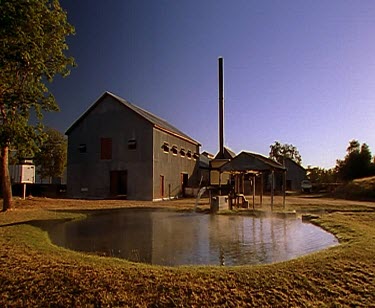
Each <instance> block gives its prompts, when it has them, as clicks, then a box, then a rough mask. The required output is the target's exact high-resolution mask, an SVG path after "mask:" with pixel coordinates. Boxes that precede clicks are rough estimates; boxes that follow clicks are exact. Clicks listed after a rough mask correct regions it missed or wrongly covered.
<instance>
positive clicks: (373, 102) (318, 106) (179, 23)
mask: <svg viewBox="0 0 375 308" xmlns="http://www.w3.org/2000/svg"><path fill="white" fill-rule="evenodd" d="M61 4H62V6H63V7H64V8H65V9H66V10H67V12H68V18H69V21H70V22H71V23H72V24H73V25H74V26H75V27H76V35H75V36H73V37H70V38H69V40H68V42H69V46H70V50H69V54H71V55H73V56H74V57H75V59H76V62H77V64H78V66H77V67H76V68H74V69H73V70H72V72H71V75H70V76H69V77H67V78H65V79H62V78H56V79H55V81H54V83H53V85H52V87H51V89H52V91H53V93H54V95H55V97H56V99H57V101H58V104H59V106H60V108H61V112H59V113H54V114H48V115H47V116H46V117H45V123H46V124H47V125H50V126H52V127H55V128H57V129H59V130H61V131H65V130H66V129H67V128H68V127H69V126H70V125H71V124H72V123H73V122H74V121H75V120H76V119H77V118H78V117H79V116H80V115H81V114H82V113H83V112H84V111H85V110H86V109H87V108H88V107H89V106H90V105H91V104H92V103H93V102H94V101H95V100H96V99H97V98H98V97H99V96H100V95H101V94H102V93H103V92H104V91H111V92H113V93H115V94H117V95H119V96H121V97H123V98H125V99H127V100H129V101H130V102H132V103H134V104H136V105H138V106H140V107H142V108H144V109H147V110H149V111H150V112H152V113H154V114H156V115H158V116H160V117H161V118H163V119H165V120H167V121H168V122H170V123H171V124H173V125H174V126H176V127H177V128H179V129H180V130H182V131H184V132H185V133H187V134H189V135H190V136H191V137H193V138H194V139H196V140H198V141H199V142H200V143H201V144H202V148H201V150H202V151H204V150H206V151H209V152H212V153H216V152H217V149H218V107H217V106H218V80H217V79H218V76H217V75H218V72H217V70H218V68H217V66H218V64H217V59H218V57H219V56H222V57H223V58H224V78H225V81H224V87H225V93H224V96H225V144H226V145H227V146H228V147H229V148H231V149H232V150H234V151H235V152H236V153H238V152H240V151H241V150H248V151H253V152H257V153H260V154H264V155H268V153H269V146H270V145H271V144H272V143H274V141H276V140H277V141H280V142H282V143H291V144H293V145H295V146H296V147H297V148H298V150H299V151H300V154H301V155H302V164H303V165H304V166H308V165H312V166H320V167H324V168H330V167H334V166H335V162H336V159H338V158H340V159H341V158H343V157H344V156H345V150H346V147H347V146H348V144H349V141H350V140H352V139H357V140H359V141H360V142H361V143H364V142H366V143H367V144H368V145H369V147H370V149H372V150H373V151H374V152H375V134H374V131H375V121H374V118H375V1H345V0H340V1H332V0H330V1H277V0H274V1H250V0H235V1H229V0H227V1H224V0H205V1H195V0H190V1H173V0H157V1H143V0H108V1H99V0H80V1H76V0H61Z"/></svg>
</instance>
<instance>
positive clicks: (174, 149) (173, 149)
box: [171, 145, 178, 156]
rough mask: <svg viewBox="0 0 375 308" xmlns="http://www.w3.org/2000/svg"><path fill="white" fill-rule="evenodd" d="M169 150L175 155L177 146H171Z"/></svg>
mask: <svg viewBox="0 0 375 308" xmlns="http://www.w3.org/2000/svg"><path fill="white" fill-rule="evenodd" d="M171 151H172V154H173V155H175V156H176V155H177V153H178V149H177V146H175V145H174V146H173V147H172V150H171Z"/></svg>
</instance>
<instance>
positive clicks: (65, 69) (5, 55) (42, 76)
mask: <svg viewBox="0 0 375 308" xmlns="http://www.w3.org/2000/svg"><path fill="white" fill-rule="evenodd" d="M72 34H74V27H73V26H72V25H70V24H69V22H68V20H67V14H66V12H65V11H64V10H63V8H62V7H61V6H60V3H59V1H58V0H0V122H1V126H0V159H1V164H0V179H1V181H0V182H2V192H3V211H6V210H8V209H10V208H11V206H12V190H11V183H10V177H9V170H8V158H9V149H10V148H12V149H15V150H17V149H18V147H20V146H21V145H22V147H23V148H24V149H25V148H26V149H27V150H28V151H29V152H30V153H32V152H33V151H34V150H35V149H36V148H37V145H38V139H39V137H40V133H41V132H42V128H43V126H42V118H43V112H44V111H58V109H59V108H58V105H57V103H56V100H55V98H54V96H53V95H52V93H51V92H50V90H49V88H48V86H49V85H50V83H51V82H52V81H53V78H54V76H55V75H56V74H60V75H62V76H64V77H65V76H67V75H68V74H69V72H70V69H71V67H72V66H74V59H73V58H72V57H69V56H67V55H66V51H67V49H68V45H67V42H66V38H67V36H69V35H72ZM30 114H35V115H36V118H37V120H36V121H33V123H32V122H31V121H30Z"/></svg>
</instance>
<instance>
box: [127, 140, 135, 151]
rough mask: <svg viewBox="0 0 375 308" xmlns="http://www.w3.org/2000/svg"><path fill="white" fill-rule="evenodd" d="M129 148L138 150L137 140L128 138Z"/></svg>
mask: <svg viewBox="0 0 375 308" xmlns="http://www.w3.org/2000/svg"><path fill="white" fill-rule="evenodd" d="M128 149H129V150H136V149H137V140H135V139H129V140H128Z"/></svg>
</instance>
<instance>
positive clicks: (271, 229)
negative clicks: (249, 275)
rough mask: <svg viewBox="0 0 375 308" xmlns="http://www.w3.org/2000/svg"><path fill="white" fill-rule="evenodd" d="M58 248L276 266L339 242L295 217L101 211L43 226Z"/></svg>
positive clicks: (145, 258)
mask: <svg viewBox="0 0 375 308" xmlns="http://www.w3.org/2000/svg"><path fill="white" fill-rule="evenodd" d="M47 231H48V233H49V236H50V238H51V241H52V242H53V243H55V244H56V245H59V246H63V247H66V248H68V249H72V250H77V251H81V252H91V253H96V254H100V255H106V256H112V257H118V258H124V259H127V260H130V261H134V262H144V263H149V264H158V265H168V266H177V265H251V264H266V263H273V262H280V261H285V260H289V259H293V258H296V257H299V256H302V255H305V254H309V253H311V252H314V251H318V250H321V249H324V248H327V247H330V246H334V245H337V244H338V241H337V239H336V238H335V237H334V236H333V235H332V234H330V233H328V232H326V231H324V230H322V229H321V228H319V227H317V226H314V225H312V224H310V223H304V222H302V221H301V219H299V218H276V217H267V218H255V217H249V216H232V215H230V216H226V215H208V214H199V213H190V212H189V213H186V212H172V211H163V210H149V209H123V210H112V211H103V212H100V213H97V214H94V215H90V216H88V217H87V218H86V219H83V220H74V221H68V222H57V223H54V224H50V225H49V226H48V228H47Z"/></svg>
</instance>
